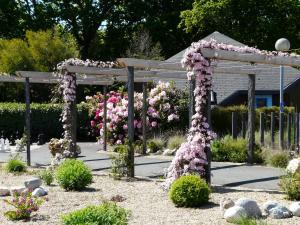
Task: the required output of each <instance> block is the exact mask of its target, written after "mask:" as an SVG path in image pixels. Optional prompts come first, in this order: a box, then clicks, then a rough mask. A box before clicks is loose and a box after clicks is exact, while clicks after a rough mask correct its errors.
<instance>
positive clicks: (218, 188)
mask: <svg viewBox="0 0 300 225" xmlns="http://www.w3.org/2000/svg"><path fill="white" fill-rule="evenodd" d="M212 190H213V193H220V194H226V193H230V192H264V193H268V194H282V192H280V191H277V190H257V189H250V188H238V187H236V188H233V187H226V186H213V187H212Z"/></svg>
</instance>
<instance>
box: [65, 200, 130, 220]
mask: <svg viewBox="0 0 300 225" xmlns="http://www.w3.org/2000/svg"><path fill="white" fill-rule="evenodd" d="M128 217H129V211H127V210H126V209H124V208H121V207H119V206H117V205H116V204H115V203H112V202H104V203H102V204H101V205H100V206H88V207H86V208H83V209H80V210H76V211H74V212H71V213H69V214H66V215H63V216H62V225H73V224H74V225H75V224H76V225H84V224H89V225H104V224H105V225H127V224H128Z"/></svg>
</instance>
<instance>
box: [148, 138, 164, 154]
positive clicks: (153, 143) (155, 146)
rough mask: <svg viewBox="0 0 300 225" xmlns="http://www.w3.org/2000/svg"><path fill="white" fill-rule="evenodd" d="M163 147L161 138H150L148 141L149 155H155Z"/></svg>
mask: <svg viewBox="0 0 300 225" xmlns="http://www.w3.org/2000/svg"><path fill="white" fill-rule="evenodd" d="M164 146H165V142H164V140H163V139H162V138H152V139H151V140H149V142H148V144H147V147H148V149H149V151H150V153H155V152H158V151H160V150H162V149H163V148H164Z"/></svg>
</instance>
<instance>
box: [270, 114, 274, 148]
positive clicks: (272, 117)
mask: <svg viewBox="0 0 300 225" xmlns="http://www.w3.org/2000/svg"><path fill="white" fill-rule="evenodd" d="M270 135H271V147H272V148H274V143H275V115H274V112H271V131H270Z"/></svg>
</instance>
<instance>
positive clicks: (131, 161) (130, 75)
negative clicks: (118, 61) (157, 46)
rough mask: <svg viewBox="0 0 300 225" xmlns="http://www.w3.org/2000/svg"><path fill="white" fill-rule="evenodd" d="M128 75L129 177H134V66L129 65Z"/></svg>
mask: <svg viewBox="0 0 300 225" xmlns="http://www.w3.org/2000/svg"><path fill="white" fill-rule="evenodd" d="M127 75H128V157H127V160H128V162H127V177H134V146H133V145H134V67H133V66H128V67H127Z"/></svg>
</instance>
